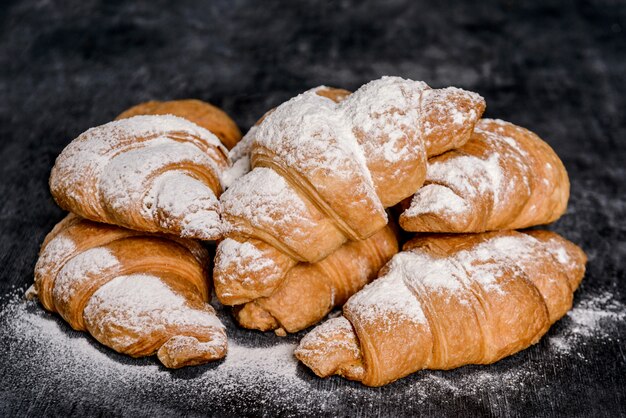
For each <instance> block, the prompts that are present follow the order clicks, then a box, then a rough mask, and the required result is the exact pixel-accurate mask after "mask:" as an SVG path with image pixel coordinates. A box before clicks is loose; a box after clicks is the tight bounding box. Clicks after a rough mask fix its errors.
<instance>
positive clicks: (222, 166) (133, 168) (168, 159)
mask: <svg viewBox="0 0 626 418" xmlns="http://www.w3.org/2000/svg"><path fill="white" fill-rule="evenodd" d="M229 166H230V160H229V158H228V155H227V150H226V148H224V146H223V145H222V144H221V142H220V141H219V139H218V138H217V137H216V136H215V135H213V134H212V133H211V132H209V131H208V130H206V129H204V128H202V127H200V126H198V125H196V124H194V123H192V122H190V121H188V120H186V119H183V118H180V117H176V116H172V115H147V116H146V115H143V116H134V117H131V118H127V119H122V120H118V121H114V122H110V123H107V124H105V125H101V126H98V127H95V128H92V129H89V130H87V131H86V132H84V133H83V134H81V135H80V136H79V137H78V138H76V139H75V140H74V141H72V142H71V143H70V144H69V145H68V146H67V147H66V148H65V149H64V150H63V152H62V153H61V155H59V157H58V158H57V160H56V163H55V165H54V167H53V169H52V172H51V175H50V190H51V192H52V195H53V197H54V198H55V200H56V202H57V203H58V204H59V206H61V207H62V208H63V209H66V210H68V211H70V212H73V213H75V214H77V215H79V216H81V217H83V218H87V219H90V220H93V221H96V222H103V223H108V224H113V225H119V226H124V227H126V228H130V229H134V230H140V231H146V232H163V233H169V234H173V235H177V236H182V237H186V238H197V239H205V240H211V239H217V238H219V237H220V236H221V233H222V231H221V221H220V215H219V212H220V205H219V201H218V198H219V196H220V194H221V193H222V184H221V183H222V181H221V177H222V174H223V172H224V171H225V170H226V169H228V167H229Z"/></svg>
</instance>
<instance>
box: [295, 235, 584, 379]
mask: <svg viewBox="0 0 626 418" xmlns="http://www.w3.org/2000/svg"><path fill="white" fill-rule="evenodd" d="M585 262H586V256H585V254H584V253H583V251H582V250H581V249H580V248H578V247H577V246H576V245H574V244H572V243H571V242H569V241H567V240H565V239H564V238H562V237H560V236H559V235H557V234H555V233H553V232H548V231H529V232H527V233H520V232H516V231H502V232H492V233H483V234H474V235H438V236H437V235H427V236H423V237H420V238H416V239H414V240H413V241H410V242H409V243H407V244H406V245H405V251H403V252H401V253H398V254H397V255H396V256H394V258H392V260H391V261H390V262H389V263H388V264H387V266H386V267H384V268H383V269H382V270H381V272H380V276H379V278H378V279H377V280H375V281H374V282H372V283H371V284H369V285H368V286H366V287H365V288H364V289H363V290H361V291H360V292H358V293H356V294H355V295H354V296H353V297H352V298H350V300H348V302H347V303H346V305H344V309H343V315H344V316H342V317H338V318H333V319H330V320H328V321H327V322H325V323H324V324H322V325H320V326H318V327H317V328H315V329H314V330H313V331H311V332H310V333H309V334H308V335H306V336H305V337H304V338H303V339H302V341H301V342H300V346H299V347H298V348H297V349H296V352H295V354H296V357H297V358H298V359H300V361H302V362H303V363H304V364H306V365H307V366H308V367H310V368H311V369H312V370H313V371H314V372H315V373H316V374H317V375H318V376H321V377H325V376H329V375H333V374H338V375H341V376H344V377H346V378H348V379H352V380H358V381H361V382H362V383H364V384H365V385H368V386H381V385H384V384H387V383H389V382H392V381H394V380H396V379H399V378H401V377H403V376H406V375H408V374H410V373H413V372H415V371H417V370H421V369H451V368H454V367H459V366H462V365H465V364H488V363H493V362H495V361H497V360H499V359H501V358H502V357H505V356H508V355H511V354H513V353H516V352H518V351H520V350H522V349H524V348H526V347H528V346H530V345H531V344H534V343H536V342H537V341H539V339H540V338H541V336H542V335H543V334H545V333H546V331H547V330H548V328H549V327H550V325H551V324H552V323H554V322H555V321H556V320H558V319H559V318H561V317H562V316H563V315H564V314H565V313H566V312H567V311H568V310H569V309H570V308H571V306H572V298H573V292H574V291H575V290H576V288H577V287H578V285H579V283H580V281H581V280H582V277H583V275H584V272H585Z"/></svg>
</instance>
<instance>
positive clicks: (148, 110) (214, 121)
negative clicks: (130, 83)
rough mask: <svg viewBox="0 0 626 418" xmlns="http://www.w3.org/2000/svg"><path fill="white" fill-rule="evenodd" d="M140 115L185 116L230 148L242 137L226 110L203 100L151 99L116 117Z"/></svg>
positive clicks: (123, 117) (124, 117)
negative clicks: (161, 100) (163, 100)
mask: <svg viewBox="0 0 626 418" xmlns="http://www.w3.org/2000/svg"><path fill="white" fill-rule="evenodd" d="M138 115H174V116H179V117H181V118H185V119H187V120H189V121H191V122H193V123H195V124H196V125H198V126H201V127H203V128H204V129H206V130H207V131H210V132H211V133H213V134H214V135H215V136H217V137H218V138H219V139H220V141H222V144H224V146H225V147H226V148H228V149H232V148H233V147H234V146H235V145H236V144H237V143H238V142H239V140H240V139H241V131H240V130H239V127H237V124H236V123H235V121H233V120H232V119H231V118H230V117H229V116H228V115H227V114H226V112H224V111H223V110H222V109H220V108H219V107H216V106H213V105H212V104H209V103H206V102H203V101H201V100H196V99H184V100H170V101H166V102H160V101H156V100H150V101H149V102H144V103H140V104H138V105H135V106H133V107H131V108H130V109H127V110H125V111H124V112H122V113H121V114H120V115H119V116H118V117H117V118H116V119H126V118H130V117H132V116H138Z"/></svg>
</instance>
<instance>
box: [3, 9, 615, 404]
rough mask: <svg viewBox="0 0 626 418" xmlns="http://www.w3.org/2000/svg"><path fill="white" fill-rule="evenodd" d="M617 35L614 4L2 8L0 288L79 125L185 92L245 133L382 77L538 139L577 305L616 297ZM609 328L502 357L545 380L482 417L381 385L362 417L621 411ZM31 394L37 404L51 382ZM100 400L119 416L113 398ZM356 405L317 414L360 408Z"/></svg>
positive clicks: (43, 219)
mask: <svg viewBox="0 0 626 418" xmlns="http://www.w3.org/2000/svg"><path fill="white" fill-rule="evenodd" d="M625 32H626V2H624V1H617V0H597V1H556V0H544V1H538V2H519V1H481V2H461V1H459V2H453V1H446V0H439V1H425V0H424V1H408V0H407V1H400V0H395V1H386V2H379V3H378V2H374V1H339V2H332V4H331V2H315V1H285V2H275V1H271V2H270V1H256V2H255V1H247V0H236V1H177V2H173V1H152V2H145V3H143V4H142V3H138V2H125V1H110V0H101V1H90V0H86V1H74V2H61V1H59V2H56V1H34V0H33V1H13V2H11V1H4V2H2V5H1V6H0V276H1V278H0V295H4V294H6V293H7V292H9V291H11V290H12V289H14V288H15V287H18V288H25V287H26V286H27V285H28V284H30V282H31V281H32V269H33V266H34V263H35V261H36V257H37V251H38V248H39V245H40V243H41V241H42V239H43V237H44V236H45V234H46V233H47V232H48V231H49V230H50V229H51V227H52V226H53V225H54V224H55V223H56V222H57V221H58V220H59V219H60V218H61V217H62V211H61V210H60V209H58V208H57V207H56V206H55V205H54V203H53V201H52V198H51V197H50V194H49V191H48V187H47V180H48V175H49V172H50V168H51V167H52V165H53V163H54V159H55V157H56V156H57V155H58V154H59V152H60V151H61V150H62V149H63V147H64V146H65V145H66V144H67V143H68V142H69V141H70V140H71V139H73V138H75V137H76V136H77V135H78V134H80V133H81V132H82V131H84V130H85V129H87V128H89V127H91V126H94V125H99V124H102V123H105V122H107V121H109V120H111V119H112V118H113V117H114V116H115V115H116V114H118V113H119V112H121V111H122V110H123V109H125V108H127V107H129V106H131V105H133V104H136V103H138V102H141V101H145V100H149V99H174V98H188V97H192V98H199V99H203V100H206V101H209V102H212V103H214V104H216V105H218V106H220V107H222V108H224V109H225V110H226V111H227V112H228V113H229V114H230V115H232V116H233V117H234V119H235V120H236V121H237V122H238V123H239V125H240V126H241V127H242V129H243V130H244V131H245V130H246V129H247V128H248V127H249V126H250V125H251V124H252V123H253V122H254V121H255V120H256V118H258V117H259V116H260V115H261V114H263V113H264V112H265V111H266V110H267V109H269V108H271V107H273V106H276V105H278V104H280V103H281V102H283V101H284V100H286V99H288V98H289V97H291V96H293V95H295V94H297V93H299V92H301V91H303V90H305V89H308V88H310V87H313V86H316V85H319V84H326V85H331V86H338V87H344V88H349V89H354V88H357V87H358V86H360V85H361V84H363V83H364V82H367V81H369V80H371V79H374V78H378V77H380V76H381V75H386V74H388V75H399V76H403V77H408V78H412V79H416V80H424V81H426V82H428V83H429V84H430V85H431V86H434V87H442V86H448V85H454V86H458V87H462V88H466V89H470V90H474V91H477V92H480V93H481V94H482V95H483V96H484V97H485V99H486V101H487V112H486V115H487V116H489V117H498V118H502V119H506V120H509V121H512V122H515V123H517V124H520V125H523V126H525V127H528V128H530V129H531V130H533V131H535V132H537V133H538V134H539V135H540V136H541V137H543V138H545V139H546V141H548V142H549V143H550V144H551V145H552V146H553V147H554V148H555V150H556V151H557V153H558V154H559V155H560V156H561V157H562V159H563V161H564V163H565V165H566V167H567V169H568V171H569V174H570V178H571V183H572V197H571V201H570V209H569V212H568V215H566V216H565V217H564V218H562V220H560V221H559V222H558V223H557V224H556V225H555V226H554V229H556V230H557V231H559V232H561V233H562V234H564V235H565V236H566V237H568V238H570V239H571V240H573V241H575V242H576V243H578V244H580V245H581V246H582V247H583V248H584V249H585V250H586V251H587V252H588V254H589V257H590V258H589V259H590V262H589V266H588V275H587V278H586V279H585V282H584V284H583V286H582V288H581V289H580V291H579V292H578V295H577V298H579V297H580V296H579V295H580V294H581V293H584V292H588V293H590V294H593V293H594V292H596V293H597V292H610V293H611V294H612V295H613V297H614V299H615V300H616V301H618V302H620V303H624V302H626V285H625V279H626V277H625V274H624V268H625V263H624V257H626V243H625V237H626V223H625V220H624V218H625V216H626V198H625V196H624V192H625V191H626V188H625V186H624V182H625V181H626V172H625V168H624V163H625V162H626V158H625V157H626V118H625V117H624V111H625V110H626V106H625V104H626V103H625V101H626V99H625V97H626V85H625V78H626V77H625V74H626V59H625V57H626V33H625ZM558 326H559V325H558V324H557V327H558ZM1 332H2V330H0V333H1ZM551 332H552V331H551ZM616 332H617V334H616V336H615V337H616V339H615V340H614V341H613V343H610V344H607V343H602V344H596V345H594V344H593V343H590V344H588V345H587V346H586V347H585V350H586V352H585V353H584V354H585V356H586V357H585V358H586V359H587V361H584V362H582V361H578V360H577V359H576V358H572V360H571V362H569V361H566V362H561V363H560V364H559V365H558V368H555V367H553V365H550V364H547V363H546V362H549V359H545V358H543V357H542V353H543V352H542V344H539V345H537V346H535V347H533V348H531V349H530V350H527V351H526V352H524V353H521V354H519V355H518V356H516V357H515V358H517V359H520V358H522V359H524V358H528V357H524V356H530V357H529V358H532V359H533V361H536V362H537V367H538V368H542V367H543V368H546V369H550V370H552V368H553V369H554V370H553V371H551V372H547V373H546V377H545V379H546V381H545V382H544V383H545V384H546V387H547V389H545V388H543V389H537V388H527V389H528V390H529V391H533V392H532V393H529V394H527V395H528V396H522V395H521V394H520V391H519V390H515V391H514V392H510V393H509V392H507V390H508V389H507V388H506V387H503V388H502V392H501V393H500V395H501V396H504V399H505V400H506V402H504V403H499V404H497V405H498V409H496V410H494V409H493V403H491V404H490V403H489V402H486V401H485V399H486V398H478V399H458V400H456V399H455V402H454V403H452V404H450V403H448V404H447V406H446V407H445V409H441V410H438V409H437V402H436V400H433V401H432V402H430V403H428V408H426V407H420V406H419V405H417V404H415V405H413V406H412V403H411V400H410V399H394V389H393V387H394V386H393V385H392V386H390V388H391V389H384V390H387V391H388V392H385V394H384V395H383V396H384V398H385V399H388V402H385V405H384V408H381V407H380V405H379V406H378V407H376V405H374V409H373V410H372V411H374V410H375V411H376V413H380V414H383V415H394V408H399V409H398V412H399V413H402V414H420V413H424V414H434V415H439V414H443V413H445V414H453V415H465V414H474V413H475V414H481V415H494V414H495V415H570V416H571V415H605V416H615V415H620V414H624V413H626V412H625V411H626V409H625V402H626V394H625V393H626V378H625V374H626V365H625V362H626V360H625V357H624V332H625V328H624V327H623V326H622V327H620V328H619V329H618V330H617V331H616ZM0 337H1V335H0ZM254 338H266V337H265V336H263V337H258V336H255V337H254ZM60 355H62V353H60ZM3 361H10V359H6V358H1V359H0V364H1V363H2V362H3ZM512 361H515V360H512ZM542 361H544V362H543V363H542ZM5 365H6V364H5ZM2 370H5V367H2ZM6 370H10V368H9V367H7V368H6ZM11 373H13V374H14V375H13V376H9V377H10V379H9V378H7V376H6V375H5V376H4V378H3V380H0V382H2V383H3V384H5V385H9V384H10V385H11V387H2V388H0V389H1V390H2V391H3V392H2V393H4V394H5V395H6V394H7V393H11V396H10V397H9V396H5V397H3V398H4V399H5V402H3V401H2V398H0V412H3V413H0V415H5V416H6V415H15V414H18V415H19V414H22V413H25V410H24V409H23V408H24V407H25V406H27V405H28V399H29V397H31V396H32V393H34V392H39V391H42V390H44V389H43V388H39V387H36V386H35V387H30V388H28V389H24V388H23V387H22V388H21V389H20V391H19V392H12V389H13V388H15V387H20V383H19V382H20V377H19V373H18V372H16V371H12V372H11ZM459 373H462V372H459ZM11 379H12V380H11ZM311 379H313V378H312V377H311ZM410 379H411V378H409V379H407V380H408V381H410ZM326 382H329V381H326ZM330 382H332V385H331V386H329V387H330V388H333V390H337V391H340V390H341V389H342V384H343V383H342V382H341V381H340V380H339V379H335V380H332V379H331V380H330ZM322 384H326V383H320V385H322ZM400 384H405V383H400ZM504 386H506V385H505V384H504ZM47 390H49V391H50V397H51V398H52V397H53V396H54V389H53V388H48V389H47ZM376 391H379V390H378V389H377V390H376ZM522 392H523V391H522ZM377 393H378V392H377ZM379 395H380V394H379ZM38 402H40V403H41V405H38V406H36V407H35V408H34V409H33V408H31V409H30V410H29V411H28V414H29V415H37V414H38V412H41V413H44V414H46V415H60V414H64V413H67V412H72V411H73V412H75V413H76V412H77V411H78V412H80V413H89V414H100V413H104V411H117V413H122V414H123V411H124V409H123V408H121V409H119V408H117V407H115V406H114V405H108V406H107V405H103V404H101V403H97V402H91V401H90V400H89V399H84V400H80V399H78V400H75V402H76V403H77V405H78V406H77V405H73V406H72V407H71V408H70V409H67V408H68V407H67V405H65V406H64V404H63V403H62V402H60V403H59V402H57V403H49V404H46V401H45V400H42V399H41V398H39V400H38ZM108 402H111V403H115V402H121V404H120V405H123V402H124V400H123V399H110V400H109V401H108ZM355 402H356V404H346V405H345V409H343V410H342V409H335V410H333V411H334V413H336V414H339V415H344V414H355V413H359V414H368V411H369V412H372V411H370V410H368V408H366V407H360V406H355V405H358V400H356V401H355ZM270 404H271V402H270ZM184 405H185V404H184V403H179V404H174V405H172V404H169V405H168V408H169V409H168V410H169V411H172V410H174V409H182V410H181V415H184V414H185V412H191V413H198V412H205V413H211V412H212V413H217V414H222V413H224V414H240V413H255V414H259V413H266V414H271V413H272V412H276V413H278V412H281V413H285V414H286V413H289V410H282V411H280V410H272V409H271V407H270V408H269V409H263V408H259V407H254V406H250V405H247V406H246V405H245V404H242V405H239V406H232V405H231V406H224V405H230V404H229V403H225V404H224V405H222V406H220V408H221V409H219V410H212V409H211V406H210V405H207V406H206V408H205V409H201V410H200V411H198V410H196V411H185V410H184ZM422 405H423V404H422ZM490 405H491V406H490ZM152 408H153V409H151V410H150V411H151V413H152V414H154V413H157V412H158V408H159V407H158V402H157V401H155V404H154V405H153V406H152ZM229 408H230V409H229ZM312 411H316V409H312ZM333 411H329V410H323V409H319V412H324V413H326V414H328V413H332V412H333Z"/></svg>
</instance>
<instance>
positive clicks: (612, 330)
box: [548, 291, 626, 355]
mask: <svg viewBox="0 0 626 418" xmlns="http://www.w3.org/2000/svg"><path fill="white" fill-rule="evenodd" d="M625 320H626V305H624V304H623V303H621V302H619V301H617V300H615V299H614V298H613V294H612V293H611V292H606V291H605V292H602V293H600V294H598V295H596V296H595V297H587V298H583V300H581V301H580V302H579V303H577V304H576V303H575V304H574V307H573V308H572V310H570V311H569V312H568V313H567V315H565V317H564V318H563V319H561V321H560V324H562V325H563V326H559V327H558V330H557V331H556V332H553V333H550V336H549V338H548V342H549V344H550V346H551V347H552V348H555V349H556V351H558V352H559V353H562V354H570V353H574V352H576V351H577V350H578V348H579V347H580V346H581V345H586V344H587V343H588V342H589V341H593V340H609V341H613V340H614V339H615V338H616V337H615V336H617V341H619V340H620V338H619V332H618V329H617V325H618V324H623V323H624V321H625ZM622 335H623V334H622ZM579 355H580V354H579Z"/></svg>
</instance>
